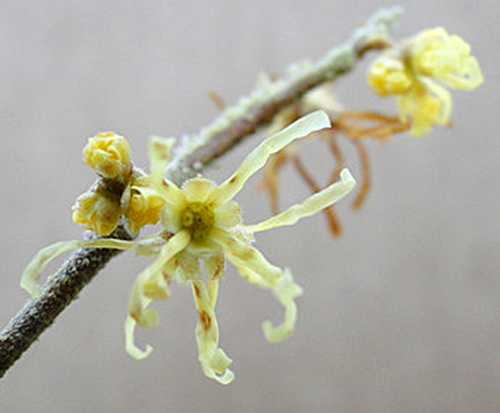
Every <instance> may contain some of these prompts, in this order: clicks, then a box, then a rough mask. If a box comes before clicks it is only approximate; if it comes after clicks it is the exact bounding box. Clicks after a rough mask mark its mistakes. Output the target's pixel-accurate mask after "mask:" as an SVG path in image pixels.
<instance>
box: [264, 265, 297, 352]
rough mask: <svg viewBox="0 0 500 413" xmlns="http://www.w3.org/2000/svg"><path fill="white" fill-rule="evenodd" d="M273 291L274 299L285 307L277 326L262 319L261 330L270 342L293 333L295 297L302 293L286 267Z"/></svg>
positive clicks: (295, 315) (280, 339)
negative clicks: (282, 316)
mask: <svg viewBox="0 0 500 413" xmlns="http://www.w3.org/2000/svg"><path fill="white" fill-rule="evenodd" d="M273 293H274V296H275V297H276V299H277V300H278V301H279V302H280V303H281V305H283V307H285V319H284V321H283V323H281V324H280V325H279V326H277V327H274V326H273V325H272V323H271V322H270V321H264V323H263V324H262V330H263V331H264V336H265V337H266V340H267V341H269V342H272V343H276V342H278V341H282V340H284V339H285V338H287V337H288V336H290V335H291V334H292V333H293V329H294V327H295V322H296V320H297V305H296V304H295V299H296V298H297V297H299V296H301V295H302V293H303V290H302V288H301V287H300V286H299V285H297V284H296V283H295V282H294V281H293V278H292V274H291V273H290V271H289V270H288V269H286V270H285V272H284V273H283V276H282V277H281V278H280V279H279V280H278V282H277V283H276V285H275V287H274V288H273Z"/></svg>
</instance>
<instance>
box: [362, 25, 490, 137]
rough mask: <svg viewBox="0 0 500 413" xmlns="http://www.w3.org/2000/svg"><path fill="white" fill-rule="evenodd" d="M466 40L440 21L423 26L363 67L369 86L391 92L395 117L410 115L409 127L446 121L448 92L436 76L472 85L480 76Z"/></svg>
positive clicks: (415, 130) (418, 130)
mask: <svg viewBox="0 0 500 413" xmlns="http://www.w3.org/2000/svg"><path fill="white" fill-rule="evenodd" d="M483 80H484V79H483V75H482V73H481V69H480V67H479V64H478V62H477V60H476V59H475V58H474V57H472V56H471V55H470V46H469V45H468V44H467V43H465V42H464V41H463V40H462V39H461V38H460V37H458V36H456V35H452V36H450V35H448V33H447V32H446V31H445V30H444V29H443V28H441V27H439V28H436V29H430V30H424V31H423V32H421V33H419V34H418V35H417V36H415V37H414V38H412V39H410V40H408V41H407V42H406V43H404V44H403V45H402V47H401V49H399V50H396V49H390V50H389V51H388V52H386V53H384V54H382V55H381V56H380V57H379V58H378V59H377V60H375V62H374V63H373V65H372V66H371V68H370V70H369V72H368V83H369V85H370V87H371V88H372V89H373V91H374V92H376V93H377V94H378V95H380V96H384V97H385V96H396V98H397V99H396V101H397V104H398V107H399V115H400V119H401V120H402V121H404V122H406V121H411V129H410V133H411V134H412V135H415V136H420V135H424V134H426V133H428V132H429V131H430V130H431V129H432V127H433V126H434V125H446V124H448V123H449V120H450V114H451V106H452V101H451V96H450V94H449V92H448V91H447V90H446V89H445V88H443V87H442V86H440V85H439V84H437V83H436V82H435V81H439V82H441V83H444V84H445V85H447V86H449V87H451V88H453V89H464V90H472V89H475V88H476V87H478V86H479V85H480V84H481V83H482V82H483Z"/></svg>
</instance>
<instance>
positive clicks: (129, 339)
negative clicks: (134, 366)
mask: <svg viewBox="0 0 500 413" xmlns="http://www.w3.org/2000/svg"><path fill="white" fill-rule="evenodd" d="M136 325H137V323H136V322H135V320H134V319H133V318H132V317H130V316H127V319H126V320H125V350H126V351H127V353H128V354H130V355H131V356H132V357H133V358H135V359H136V360H141V359H144V358H146V357H147V356H149V355H150V354H151V352H152V351H153V347H151V346H150V345H147V346H146V349H145V350H141V349H140V348H138V347H137V346H136V345H135V343H134V334H135V326H136Z"/></svg>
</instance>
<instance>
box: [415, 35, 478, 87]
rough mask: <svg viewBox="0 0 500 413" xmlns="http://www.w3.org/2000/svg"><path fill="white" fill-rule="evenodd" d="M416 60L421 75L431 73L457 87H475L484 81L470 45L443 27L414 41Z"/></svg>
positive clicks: (429, 74)
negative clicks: (471, 53)
mask: <svg viewBox="0 0 500 413" xmlns="http://www.w3.org/2000/svg"><path fill="white" fill-rule="evenodd" d="M412 55H413V56H412V63H413V66H414V68H415V70H416V72H417V73H418V74H419V75H423V76H429V77H432V78H434V79H436V80H439V81H441V82H443V83H446V84H447V85H448V86H450V87H452V88H454V89H466V90H472V89H475V88H476V87H478V86H479V85H480V84H481V83H482V82H483V74H482V72H481V68H480V67H479V63H478V62H477V60H476V59H475V58H474V57H473V56H471V55H470V46H469V45H468V44H467V43H466V42H465V41H464V40H463V39H462V38H460V37H459V36H457V35H453V36H450V35H449V34H448V33H447V32H446V30H444V29H443V28H442V27H438V28H435V29H430V30H424V31H423V32H421V33H420V34H419V35H417V36H416V37H415V39H414V40H413V51H412Z"/></svg>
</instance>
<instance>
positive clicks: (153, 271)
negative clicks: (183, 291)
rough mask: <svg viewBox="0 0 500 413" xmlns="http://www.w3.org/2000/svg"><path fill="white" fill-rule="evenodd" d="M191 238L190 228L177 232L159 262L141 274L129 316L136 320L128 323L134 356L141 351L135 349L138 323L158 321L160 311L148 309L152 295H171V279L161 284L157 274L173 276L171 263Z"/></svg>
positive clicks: (164, 276)
mask: <svg viewBox="0 0 500 413" xmlns="http://www.w3.org/2000/svg"><path fill="white" fill-rule="evenodd" d="M190 239H191V236H190V235H189V233H188V232H187V231H181V232H179V233H177V234H176V235H174V236H173V237H172V238H171V239H170V240H169V241H168V242H167V244H165V246H164V247H163V248H162V249H161V252H160V254H159V256H158V258H157V259H156V261H155V262H154V263H153V264H151V265H150V266H149V267H147V268H146V269H145V270H144V271H142V272H141V273H140V274H139V275H138V276H137V278H136V280H135V282H134V284H133V286H132V290H131V292H130V298H129V304H128V311H129V317H131V318H132V319H133V320H134V324H131V322H130V321H127V322H126V323H125V334H126V347H127V351H128V350H129V349H132V352H129V354H130V355H131V356H133V357H135V356H136V355H137V352H136V351H135V350H133V349H134V348H136V347H135V345H134V344H133V343H134V337H133V333H134V328H135V323H137V324H139V326H141V327H152V326H154V325H156V324H157V323H158V314H157V313H156V311H155V310H153V309H148V308H147V306H148V305H149V304H150V303H151V301H152V299H151V296H157V297H161V298H162V299H163V298H166V297H168V296H169V295H170V290H169V287H168V282H165V283H158V282H155V281H157V280H158V278H157V277H163V278H164V279H165V280H167V278H169V277H171V275H172V274H171V272H170V271H171V269H170V268H168V262H169V261H170V260H171V259H172V258H173V257H174V256H175V255H176V254H178V253H179V252H180V251H182V250H183V249H184V248H185V247H186V245H187V244H188V243H189V241H190ZM165 266H167V267H165ZM166 268H168V270H169V272H168V273H166V272H165V269H166ZM160 290H162V291H160ZM148 354H149V353H148Z"/></svg>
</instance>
